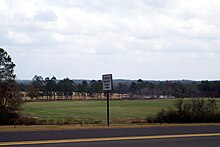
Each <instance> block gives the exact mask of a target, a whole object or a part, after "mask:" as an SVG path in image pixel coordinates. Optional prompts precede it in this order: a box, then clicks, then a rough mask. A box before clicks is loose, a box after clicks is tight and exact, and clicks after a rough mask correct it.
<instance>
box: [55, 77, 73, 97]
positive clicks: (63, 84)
mask: <svg viewBox="0 0 220 147" xmlns="http://www.w3.org/2000/svg"><path fill="white" fill-rule="evenodd" d="M74 88H75V83H74V82H73V80H70V79H69V78H65V79H63V80H61V81H59V83H58V89H59V90H60V91H61V93H62V94H63V95H64V96H65V97H66V98H68V97H69V96H70V97H71V98H72V96H73V92H74Z"/></svg>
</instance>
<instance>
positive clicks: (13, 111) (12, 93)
mask: <svg viewBox="0 0 220 147" xmlns="http://www.w3.org/2000/svg"><path fill="white" fill-rule="evenodd" d="M14 67H15V64H14V63H13V62H12V59H11V57H10V56H9V55H8V53H7V52H6V51H4V49H2V48H0V124H12V123H13V122H14V121H15V120H16V119H18V118H19V110H21V103H22V99H21V98H20V96H19V93H18V90H17V85H16V82H15V74H14Z"/></svg>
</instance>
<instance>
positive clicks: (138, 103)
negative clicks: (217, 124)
mask: <svg viewBox="0 0 220 147" xmlns="http://www.w3.org/2000/svg"><path fill="white" fill-rule="evenodd" d="M173 102H174V100H173V99H164V100H114V101H110V119H111V121H115V120H117V119H135V118H145V117H146V116H150V115H154V114H156V113H157V112H158V111H159V110H161V109H162V108H164V109H167V108H168V107H172V106H173ZM217 105H218V108H220V99H218V100H217ZM23 109H24V110H23V113H24V114H28V115H31V116H33V117H38V118H40V119H54V120H59V119H64V120H65V119H70V118H71V119H78V120H87V119H93V120H102V121H103V122H104V121H105V120H106V101H101V100H72V101H50V102H26V103H24V105H23Z"/></svg>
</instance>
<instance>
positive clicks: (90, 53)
mask: <svg viewBox="0 0 220 147" xmlns="http://www.w3.org/2000/svg"><path fill="white" fill-rule="evenodd" d="M0 3H1V5H0V20H1V23H0V43H1V44H2V47H4V48H5V49H6V50H7V49H8V51H9V52H10V53H11V54H12V57H13V58H14V60H15V63H17V68H16V72H17V75H18V76H19V77H20V78H31V76H33V75H35V74H37V73H39V74H40V73H42V74H44V75H45V76H49V75H51V74H52V73H53V74H52V75H58V76H59V78H63V77H66V76H69V77H70V78H93V77H94V78H96V77H99V74H101V73H106V71H108V72H114V73H115V74H116V75H117V77H118V78H133V79H135V78H145V79H166V78H168V79H181V78H191V79H196V78H197V79H208V78H209V79H219V77H218V75H219V72H218V71H216V66H220V63H219V60H218V56H219V54H220V50H219V49H218V47H219V45H220V40H219V37H220V19H218V18H219V17H220V16H219V15H220V12H219V11H220V2H219V1H218V0H209V1H207V0H179V1H175V0H169V1H164V0H159V1H154V0H137V1H131V0H120V1H116V0H106V1H102V0H94V1H88V0H80V1H78V0H65V2H64V1H61V0H54V1H50V0H32V1H27V0H19V1H13V0H7V1H6V0H0ZM8 10H10V11H8ZM24 57H25V59H24ZM27 61H28V63H27ZM201 63H202V64H203V65H204V66H203V67H200V68H198V67H199V66H200V64H201ZM42 64H43V65H44V66H43V68H42ZM213 64H215V66H214V65H213ZM65 65H69V66H70V65H71V67H67V66H65ZM212 65H213V66H212ZM32 66H34V67H35V70H33V71H26V69H30V68H32ZM204 68H206V69H207V70H204ZM42 69H43V70H42ZM88 70H89V71H88ZM24 71H25V72H24ZM60 71H65V72H60ZM169 71H171V72H169ZM189 71H190V72H189ZM24 73H25V74H24ZM47 73H48V75H47Z"/></svg>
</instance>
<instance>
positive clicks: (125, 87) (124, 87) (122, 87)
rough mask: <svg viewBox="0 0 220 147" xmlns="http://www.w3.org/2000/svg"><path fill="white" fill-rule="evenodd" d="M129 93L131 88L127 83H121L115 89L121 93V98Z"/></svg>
mask: <svg viewBox="0 0 220 147" xmlns="http://www.w3.org/2000/svg"><path fill="white" fill-rule="evenodd" d="M128 91H129V86H128V84H127V83H119V84H118V85H117V86H116V88H115V92H117V93H119V94H120V96H121V95H123V94H126V93H128Z"/></svg>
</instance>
